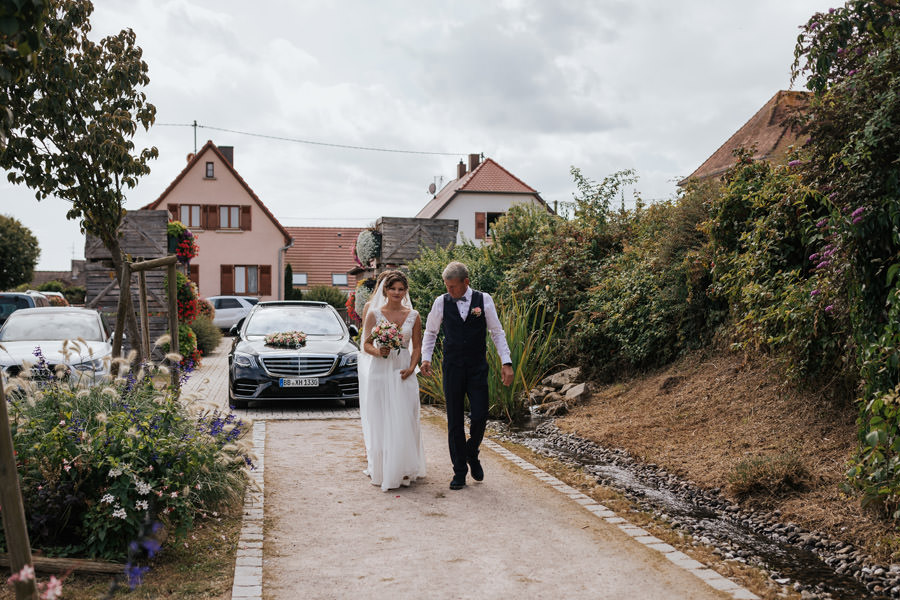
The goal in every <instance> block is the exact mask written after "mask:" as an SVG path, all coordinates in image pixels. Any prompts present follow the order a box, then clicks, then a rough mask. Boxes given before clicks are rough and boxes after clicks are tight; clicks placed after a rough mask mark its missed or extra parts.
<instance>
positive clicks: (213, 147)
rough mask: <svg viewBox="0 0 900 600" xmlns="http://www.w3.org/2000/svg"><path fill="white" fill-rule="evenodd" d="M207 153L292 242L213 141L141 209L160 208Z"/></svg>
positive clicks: (205, 145) (287, 238) (289, 238)
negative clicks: (217, 159) (213, 155)
mask: <svg viewBox="0 0 900 600" xmlns="http://www.w3.org/2000/svg"><path fill="white" fill-rule="evenodd" d="M206 152H212V153H214V154H215V155H216V156H218V157H219V159H220V160H221V161H222V163H223V164H224V165H225V167H226V168H227V169H228V171H229V172H230V173H231V174H232V175H233V176H234V178H235V179H237V181H238V183H240V184H241V186H242V187H243V188H244V190H246V192H247V194H249V195H250V197H251V198H253V201H254V202H256V204H257V205H258V206H259V208H260V209H261V210H262V211H263V213H264V214H265V215H266V216H267V217H268V218H269V219H270V220H271V221H272V223H273V224H274V225H275V226H276V227H277V228H278V230H279V231H280V232H281V234H282V235H283V236H284V243H285V244H288V243H289V242H290V241H291V236H290V234H289V233H288V232H287V230H286V229H285V228H284V227H283V226H282V225H281V223H279V222H278V219H276V218H275V215H273V214H272V213H271V212H270V211H269V209H268V208H267V207H266V205H265V204H263V202H262V200H260V199H259V196H257V195H256V193H255V192H254V191H253V190H252V189H250V186H249V185H247V182H246V181H244V178H243V177H241V176H240V175H239V174H238V172H237V171H236V170H235V169H234V167H233V166H232V164H231V161H230V160H229V159H228V158H227V157H226V156H225V155H224V154H222V152H221V151H220V150H219V148H218V147H217V146H216V145H215V144H213V141H212V140H208V141H207V142H206V144H204V145H203V147H202V148H200V151H199V152H197V154H195V155H194V157H193V158H192V159H191V160H189V161H188V164H187V166H186V167H185V168H184V169H182V171H181V173H179V174H178V177H176V178H175V179H174V180H173V181H172V183H170V184H169V187H167V188H166V189H165V190H164V191H163V193H162V194H160V196H159V198H157V199H156V200H154V201H153V202H151V203H150V204H148V205H147V206H144V207H141V210H153V209H155V208H156V207H157V206H159V205H160V204H161V203H162V201H163V200H165V199H166V196H168V195H169V194H170V193H171V191H172V190H174V189H175V187H176V186H178V184H179V183H180V182H181V180H182V179H184V177H185V175H187V174H188V171H190V170H191V168H192V167H193V166H194V165H196V164H197V163H198V162H200V159H201V157H202V156H203V155H204V154H206Z"/></svg>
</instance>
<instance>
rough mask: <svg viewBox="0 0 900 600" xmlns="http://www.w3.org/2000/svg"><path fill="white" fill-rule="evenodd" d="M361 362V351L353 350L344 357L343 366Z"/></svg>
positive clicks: (353, 365) (352, 365)
mask: <svg viewBox="0 0 900 600" xmlns="http://www.w3.org/2000/svg"><path fill="white" fill-rule="evenodd" d="M357 363H359V352H351V353H350V354H345V355H344V359H343V360H342V361H341V366H342V367H355V366H356V365H357Z"/></svg>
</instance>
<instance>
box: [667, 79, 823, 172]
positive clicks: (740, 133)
mask: <svg viewBox="0 0 900 600" xmlns="http://www.w3.org/2000/svg"><path fill="white" fill-rule="evenodd" d="M811 98H812V93H810V92H798V91H786V90H781V91H779V92H778V93H777V94H775V95H774V96H772V98H771V99H770V100H769V101H768V102H766V104H765V105H764V106H763V107H762V108H761V109H759V111H758V112H757V113H756V114H755V115H753V116H752V117H751V118H750V120H749V121H747V122H746V123H745V124H744V126H743V127H741V128H740V129H738V130H737V132H735V134H734V135H732V136H731V137H730V138H728V140H727V141H726V142H725V143H724V144H722V145H721V146H720V147H719V149H718V150H716V151H715V152H714V153H713V155H712V156H710V157H709V158H707V159H706V161H705V162H704V163H703V164H702V165H700V166H699V167H698V168H697V170H696V171H694V172H693V173H691V174H690V175H689V176H688V177H686V178H685V179H683V180H682V181H679V182H678V185H684V184H685V183H687V182H688V180H691V179H696V180H702V179H709V178H711V177H718V176H720V175H722V174H723V173H724V172H725V171H727V170H728V169H729V168H730V167H731V166H732V165H733V164H734V162H735V157H734V154H733V152H734V150H735V149H737V148H748V149H749V148H752V147H754V146H755V148H756V149H755V150H754V153H753V158H754V159H755V160H771V159H776V160H777V159H779V158H781V157H782V156H784V155H785V154H786V153H787V151H788V149H789V148H790V146H799V145H801V144H802V143H804V142H805V141H806V139H807V137H806V136H804V135H803V134H801V132H800V131H798V128H797V126H796V125H795V124H794V123H792V122H791V119H792V118H795V117H797V116H799V115H802V114H803V113H804V112H805V111H806V108H807V107H808V106H809V101H810V99H811Z"/></svg>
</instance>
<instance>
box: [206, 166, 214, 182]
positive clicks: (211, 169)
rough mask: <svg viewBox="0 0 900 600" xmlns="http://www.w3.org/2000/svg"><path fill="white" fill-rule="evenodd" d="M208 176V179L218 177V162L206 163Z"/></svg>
mask: <svg viewBox="0 0 900 600" xmlns="http://www.w3.org/2000/svg"><path fill="white" fill-rule="evenodd" d="M206 178H207V179H215V178H216V164H215V163H213V162H208V163H206Z"/></svg>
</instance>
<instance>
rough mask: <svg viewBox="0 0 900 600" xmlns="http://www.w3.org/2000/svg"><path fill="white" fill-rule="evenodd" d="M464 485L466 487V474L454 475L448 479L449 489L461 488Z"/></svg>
mask: <svg viewBox="0 0 900 600" xmlns="http://www.w3.org/2000/svg"><path fill="white" fill-rule="evenodd" d="M464 487H466V476H465V475H462V476H460V475H454V476H453V479H452V480H451V481H450V489H451V490H461V489H463V488H464Z"/></svg>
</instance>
